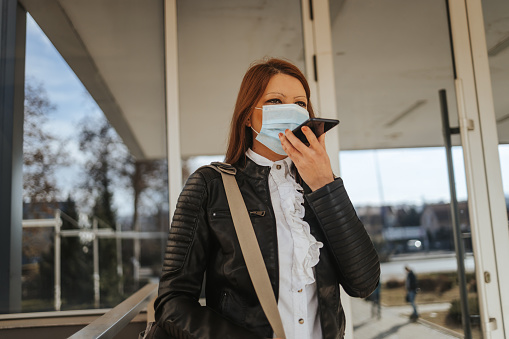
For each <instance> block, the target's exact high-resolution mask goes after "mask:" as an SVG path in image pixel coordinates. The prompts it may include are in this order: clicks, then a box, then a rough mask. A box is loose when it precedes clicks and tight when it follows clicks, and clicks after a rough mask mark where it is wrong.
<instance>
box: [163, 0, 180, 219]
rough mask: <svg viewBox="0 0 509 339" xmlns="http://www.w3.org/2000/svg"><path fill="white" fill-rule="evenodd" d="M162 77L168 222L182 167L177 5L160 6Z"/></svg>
mask: <svg viewBox="0 0 509 339" xmlns="http://www.w3.org/2000/svg"><path fill="white" fill-rule="evenodd" d="M164 33H165V34H164V37H165V73H166V122H167V130H166V131H167V132H166V135H167V138H168V144H167V147H168V149H167V152H168V185H169V200H170V201H169V203H170V221H171V219H172V218H173V212H174V210H175V207H176V206H177V199H178V196H179V194H180V191H181V189H182V164H181V162H182V161H181V154H180V118H179V95H178V49H177V3H176V0H165V2H164Z"/></svg>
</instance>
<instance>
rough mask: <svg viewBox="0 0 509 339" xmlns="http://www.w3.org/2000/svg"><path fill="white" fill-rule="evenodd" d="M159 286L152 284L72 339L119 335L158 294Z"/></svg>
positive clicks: (103, 338)
mask: <svg viewBox="0 0 509 339" xmlns="http://www.w3.org/2000/svg"><path fill="white" fill-rule="evenodd" d="M157 285H158V284H155V283H150V284H147V285H145V286H144V287H143V288H141V289H140V290H138V291H137V292H136V293H134V294H133V295H132V296H130V297H129V298H127V299H126V300H124V301H123V302H121V303H120V304H118V305H117V306H116V307H115V308H113V309H111V310H110V311H108V312H107V313H106V314H104V315H103V316H102V317H99V318H97V319H96V320H94V321H93V322H91V323H90V324H89V325H88V326H86V327H84V328H83V329H81V330H80V331H78V332H76V333H74V334H73V335H72V336H70V337H69V338H70V339H90V338H97V339H99V338H100V339H109V338H113V337H114V336H115V335H117V334H118V333H119V332H120V331H121V330H122V329H123V328H124V327H125V326H127V325H128V324H129V322H130V321H131V320H132V319H133V318H134V317H135V316H136V315H137V314H138V313H140V311H141V310H142V309H143V308H145V307H146V306H147V305H148V303H149V302H150V301H151V300H152V299H153V298H154V297H155V296H156V294H157Z"/></svg>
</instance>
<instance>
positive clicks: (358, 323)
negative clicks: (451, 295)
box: [352, 298, 461, 339]
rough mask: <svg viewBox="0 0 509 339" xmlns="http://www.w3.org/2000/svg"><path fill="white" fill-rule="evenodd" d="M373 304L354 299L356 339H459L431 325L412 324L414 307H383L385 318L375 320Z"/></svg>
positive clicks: (437, 307)
mask: <svg viewBox="0 0 509 339" xmlns="http://www.w3.org/2000/svg"><path fill="white" fill-rule="evenodd" d="M371 306H372V303H371V302H368V301H365V300H363V299H358V298H353V299H352V313H353V319H352V322H353V328H354V338H355V339H383V338H387V339H430V338H433V339H456V338H461V336H459V335H451V334H450V333H446V332H445V331H443V330H441V329H439V328H438V327H435V326H432V325H430V324H429V323H427V322H420V321H418V322H411V321H410V319H409V318H408V316H409V314H410V313H411V306H410V305H408V306H402V307H384V306H382V307H381V317H380V319H378V318H377V317H376V316H375V317H372V316H371ZM448 308H449V304H428V305H418V310H419V312H423V311H434V310H436V311H439V310H444V309H448Z"/></svg>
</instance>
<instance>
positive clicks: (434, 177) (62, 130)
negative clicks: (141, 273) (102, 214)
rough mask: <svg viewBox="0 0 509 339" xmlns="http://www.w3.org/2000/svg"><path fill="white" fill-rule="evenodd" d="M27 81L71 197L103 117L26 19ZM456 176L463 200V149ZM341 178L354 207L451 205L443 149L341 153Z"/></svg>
mask: <svg viewBox="0 0 509 339" xmlns="http://www.w3.org/2000/svg"><path fill="white" fill-rule="evenodd" d="M26 77H27V79H28V80H29V81H35V82H38V83H41V84H42V85H43V86H44V87H45V89H46V91H47V94H48V97H49V99H50V101H51V102H52V103H53V104H55V105H56V109H55V111H54V112H53V113H52V114H51V116H50V117H49V119H50V123H49V124H48V126H47V128H49V129H51V131H52V132H54V133H57V134H58V135H60V136H62V137H65V138H67V140H68V142H67V147H68V149H69V150H70V151H71V153H72V156H73V159H74V165H72V166H70V167H68V168H64V169H62V170H61V171H60V172H59V175H58V177H59V183H58V184H59V187H61V188H62V190H63V191H64V192H71V191H72V190H73V185H75V184H76V182H77V180H78V178H79V175H80V174H79V173H80V171H82V162H83V159H82V158H80V156H79V152H78V148H77V147H78V146H77V143H76V142H75V140H74V139H73V134H74V133H75V131H76V128H77V126H78V125H79V124H80V123H82V122H83V121H84V119H87V118H94V117H97V116H99V115H102V112H101V110H100V109H99V107H98V106H97V104H96V103H95V102H94V100H93V99H92V98H91V96H90V95H89V94H88V93H87V91H86V89H85V88H84V87H83V85H82V84H81V82H80V81H79V79H78V78H77V77H76V75H75V74H74V73H73V72H72V70H71V69H70V67H69V66H68V65H67V63H66V62H65V61H64V60H63V58H62V57H61V56H60V55H59V54H58V52H57V51H56V49H55V48H54V47H53V45H52V44H51V42H50V41H49V40H48V39H47V38H46V36H45V35H44V34H43V33H42V31H41V30H40V29H39V27H38V26H37V24H36V23H35V22H34V20H33V19H32V18H31V17H30V16H28V20H27V47H26ZM499 153H500V159H501V167H502V175H503V181H504V192H505V195H506V196H508V195H509V146H508V145H502V146H499ZM216 160H222V156H212V157H197V158H195V159H193V160H192V161H191V167H192V168H198V167H199V166H201V165H203V164H208V163H209V162H210V161H216ZM453 160H454V170H455V171H454V173H455V180H456V190H457V197H458V200H460V201H461V200H465V199H466V197H467V190H466V184H465V172H464V169H463V166H462V161H463V159H462V151H461V148H460V147H455V148H453ZM340 171H341V173H340V175H341V176H342V178H343V179H344V181H345V186H346V188H347V190H348V192H349V195H350V197H351V199H352V201H353V202H354V204H355V205H356V206H360V205H379V204H414V205H421V204H422V203H425V202H426V203H430V202H440V201H445V202H447V201H449V199H450V193H449V182H448V175H447V169H446V156H445V150H444V149H443V148H419V149H415V148H414V149H390V150H378V151H375V150H366V151H342V152H340ZM115 204H116V208H117V210H118V212H119V214H120V215H123V214H124V215H127V214H129V213H130V207H129V206H131V205H132V203H131V202H130V200H129V197H127V196H126V195H125V194H120V193H119V194H116V196H115Z"/></svg>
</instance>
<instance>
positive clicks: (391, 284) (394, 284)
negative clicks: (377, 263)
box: [385, 279, 405, 290]
mask: <svg viewBox="0 0 509 339" xmlns="http://www.w3.org/2000/svg"><path fill="white" fill-rule="evenodd" d="M402 286H405V282H404V281H402V280H397V279H390V280H387V282H386V283H385V288H387V289H388V290H390V289H393V288H399V287H402Z"/></svg>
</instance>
